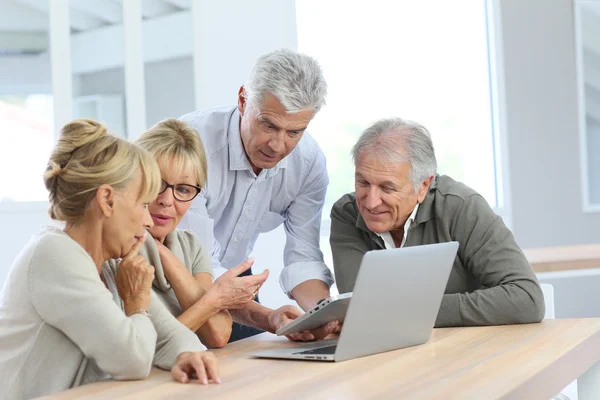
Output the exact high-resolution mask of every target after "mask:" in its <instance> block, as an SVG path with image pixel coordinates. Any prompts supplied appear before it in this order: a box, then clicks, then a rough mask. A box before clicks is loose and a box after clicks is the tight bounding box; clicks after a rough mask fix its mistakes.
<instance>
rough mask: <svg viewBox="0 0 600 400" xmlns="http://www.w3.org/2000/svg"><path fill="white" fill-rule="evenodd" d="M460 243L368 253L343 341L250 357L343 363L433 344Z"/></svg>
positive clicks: (344, 327) (351, 306) (363, 262)
mask: <svg viewBox="0 0 600 400" xmlns="http://www.w3.org/2000/svg"><path fill="white" fill-rule="evenodd" d="M457 250H458V242H448V243H439V244H431V245H424V246H414V247H403V248H400V249H390V250H376V251H369V252H367V253H366V254H365V255H364V257H363V259H362V262H361V265H360V270H359V272H358V276H357V278H356V284H355V286H354V292H353V295H352V300H350V305H349V306H348V311H347V313H346V319H345V321H344V325H343V327H342V332H341V333H340V336H339V339H331V340H324V341H320V342H312V343H307V344H299V345H298V346H294V347H286V348H279V349H271V350H266V351H262V352H258V353H254V354H251V355H252V356H255V357H265V358H285V359H300V360H320V361H344V360H349V359H352V358H357V357H362V356H367V355H371V354H377V353H381V352H384V351H390V350H396V349H400V348H403V347H409V346H414V345H418V344H422V343H425V342H427V340H429V337H430V336H431V332H432V329H433V325H434V323H435V319H436V317H437V314H438V311H439V308H440V304H441V302H442V296H443V295H444V290H445V288H446V284H447V282H448V277H449V276H450V271H451V269H452V264H453V263H454V258H455V257H456V252H457Z"/></svg>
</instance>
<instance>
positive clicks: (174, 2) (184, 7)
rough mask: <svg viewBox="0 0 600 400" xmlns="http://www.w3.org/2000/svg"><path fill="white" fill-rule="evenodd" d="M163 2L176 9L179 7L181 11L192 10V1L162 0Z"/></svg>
mask: <svg viewBox="0 0 600 400" xmlns="http://www.w3.org/2000/svg"><path fill="white" fill-rule="evenodd" d="M164 1H165V2H167V3H170V4H172V5H174V6H176V7H179V8H181V9H182V10H189V9H191V8H192V0H164Z"/></svg>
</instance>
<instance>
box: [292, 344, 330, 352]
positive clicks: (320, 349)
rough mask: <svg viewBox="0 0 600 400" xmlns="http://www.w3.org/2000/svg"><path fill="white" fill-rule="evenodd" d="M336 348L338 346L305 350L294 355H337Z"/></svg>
mask: <svg viewBox="0 0 600 400" xmlns="http://www.w3.org/2000/svg"><path fill="white" fill-rule="evenodd" d="M336 347H337V344H334V345H333V346H326V347H319V348H318V349H314V350H305V351H300V352H298V353H293V354H335V348H336Z"/></svg>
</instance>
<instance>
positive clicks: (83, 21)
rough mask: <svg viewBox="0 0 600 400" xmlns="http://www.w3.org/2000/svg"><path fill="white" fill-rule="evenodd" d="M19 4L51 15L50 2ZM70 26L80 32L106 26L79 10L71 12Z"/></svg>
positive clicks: (38, 0) (23, 0)
mask: <svg viewBox="0 0 600 400" xmlns="http://www.w3.org/2000/svg"><path fill="white" fill-rule="evenodd" d="M17 1H18V2H20V3H22V4H24V5H26V6H27V7H29V8H31V9H34V10H37V11H42V12H44V13H46V14H48V13H49V4H48V3H49V1H48V0H17ZM69 24H70V25H71V28H73V29H75V30H78V31H87V30H90V29H95V28H99V27H101V26H104V25H105V24H104V23H103V22H102V20H100V19H98V18H95V17H92V16H90V15H88V14H84V13H82V12H80V11H78V10H70V18H69Z"/></svg>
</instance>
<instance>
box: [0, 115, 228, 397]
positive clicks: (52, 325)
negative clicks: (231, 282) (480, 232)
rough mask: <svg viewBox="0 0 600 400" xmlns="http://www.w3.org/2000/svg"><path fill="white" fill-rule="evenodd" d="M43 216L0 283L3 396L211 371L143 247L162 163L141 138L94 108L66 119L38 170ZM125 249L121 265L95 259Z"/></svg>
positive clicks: (213, 366)
mask: <svg viewBox="0 0 600 400" xmlns="http://www.w3.org/2000/svg"><path fill="white" fill-rule="evenodd" d="M44 183H45V185H46V188H47V189H48V191H49V201H50V216H51V217H52V218H53V219H55V220H58V221H64V222H65V228H64V229H62V230H61V229H56V228H45V229H42V230H41V231H40V232H39V233H38V234H37V235H35V236H34V237H33V238H32V239H31V241H30V242H29V244H27V246H26V247H25V248H24V249H23V250H22V251H21V253H20V254H19V256H18V257H17V259H16V260H15V262H14V264H13V266H12V268H11V271H10V273H9V276H8V278H7V280H6V282H5V285H4V288H3V290H2V293H1V294H0V398H2V399H23V398H32V397H36V396H41V395H47V394H50V393H55V392H58V391H62V390H66V389H68V388H71V387H74V386H78V385H82V384H86V383H90V382H94V381H97V380H103V379H108V378H113V379H118V380H130V379H144V378H146V377H147V376H148V375H149V373H150V369H151V367H152V365H156V366H157V367H159V368H163V369H167V370H171V373H172V375H173V378H174V379H176V380H178V381H180V382H184V383H185V382H188V381H189V379H190V378H193V377H197V378H198V379H199V380H200V381H202V382H203V383H207V380H208V379H209V378H212V379H213V381H216V382H218V381H219V378H218V369H217V362H216V359H215V357H214V356H213V355H212V354H211V353H208V352H205V351H203V350H204V347H203V346H202V344H201V343H200V342H199V341H198V339H197V338H196V336H195V335H193V334H192V333H191V332H190V331H189V330H188V329H186V328H185V327H184V326H183V325H181V324H180V323H179V322H177V321H176V320H175V319H174V318H173V317H172V315H171V314H170V313H169V312H168V311H167V310H166V309H165V308H164V306H163V305H162V303H161V302H160V301H158V299H157V298H156V297H155V296H154V295H153V294H152V290H151V284H152V280H153V277H154V268H153V267H152V266H151V265H149V264H148V262H147V261H146V260H145V259H144V258H143V257H142V256H140V255H139V254H138V251H139V249H140V247H141V245H142V243H143V241H144V240H145V236H146V229H148V228H150V227H152V225H153V222H152V219H151V217H150V215H149V213H148V204H149V203H150V202H151V201H152V200H153V199H154V198H155V197H156V195H157V193H158V189H159V185H160V172H159V169H158V166H157V164H156V162H155V161H154V159H153V158H152V157H151V156H150V155H149V154H148V153H147V152H145V151H144V150H142V149H140V148H139V147H137V146H136V145H133V144H130V143H127V142H126V141H124V140H121V139H118V138H115V137H114V136H110V135H108V134H107V133H106V130H105V128H104V127H103V126H102V125H100V124H99V123H97V122H95V121H91V120H76V121H73V122H71V123H69V124H67V125H66V126H65V127H64V128H63V129H62V131H61V135H60V138H59V140H58V143H57V145H56V148H55V149H54V151H53V153H52V155H51V156H50V160H49V163H48V168H47V170H46V172H45V174H44ZM110 258H122V262H121V265H120V268H119V269H118V271H111V270H108V269H104V270H103V268H102V266H103V264H104V262H105V261H106V260H107V259H110Z"/></svg>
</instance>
